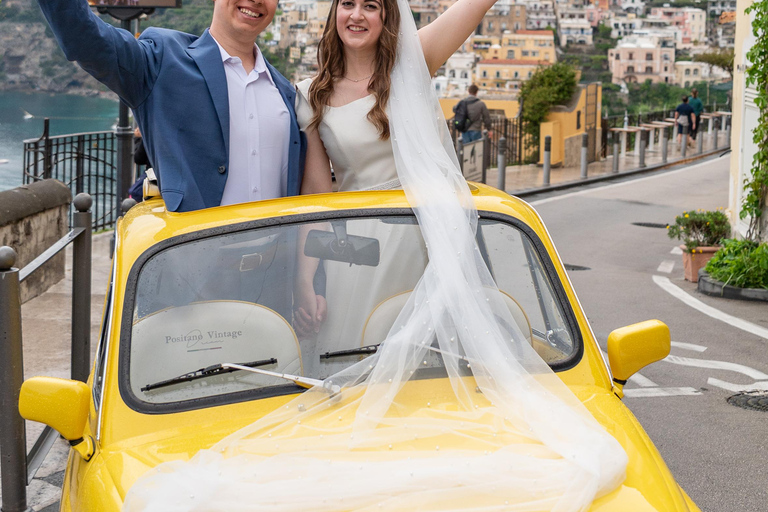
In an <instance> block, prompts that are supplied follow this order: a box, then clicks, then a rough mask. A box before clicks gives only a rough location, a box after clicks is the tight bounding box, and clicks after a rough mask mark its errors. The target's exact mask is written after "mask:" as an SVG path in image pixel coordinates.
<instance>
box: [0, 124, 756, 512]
mask: <svg viewBox="0 0 768 512" xmlns="http://www.w3.org/2000/svg"><path fill="white" fill-rule="evenodd" d="M726 145H727V141H726V134H725V133H722V134H721V135H720V137H719V140H718V146H719V147H720V148H723V151H725V150H726V148H725V146H726ZM710 146H711V144H707V145H706V146H705V153H706V152H707V149H706V148H707V147H710ZM689 149H690V148H689ZM695 153H696V151H695V149H691V150H690V152H689V153H688V156H689V157H692V156H695ZM668 156H669V163H670V165H674V161H675V160H678V159H679V158H680V154H679V150H677V149H676V145H674V146H673V145H671V144H670V151H669V155H668ZM660 162H661V155H660V153H659V152H658V151H656V152H649V153H648V154H647V158H646V165H647V166H649V167H651V166H653V165H655V164H659V163H660ZM636 167H637V158H636V157H635V156H634V155H633V154H632V153H629V154H628V155H627V156H626V157H624V158H622V160H621V162H620V166H619V169H620V173H619V174H618V175H614V176H617V177H620V176H622V175H626V174H624V172H625V171H628V170H632V169H634V168H636ZM612 168H613V160H612V157H609V158H608V159H606V160H603V161H600V162H594V163H592V164H590V165H589V177H590V178H593V177H600V176H608V175H610V174H611V173H612ZM486 181H487V183H488V184H490V185H494V186H495V185H496V183H497V174H496V170H495V169H491V170H489V172H488V176H487V179H486ZM566 183H572V184H573V185H574V186H578V185H579V184H582V183H584V181H583V180H581V179H580V168H562V167H561V168H554V169H552V173H551V184H552V185H553V186H555V185H557V186H562V185H563V184H566ZM542 185H543V183H542V168H541V167H540V166H536V165H530V166H518V167H509V168H507V173H506V190H507V191H508V192H510V193H512V194H515V193H517V192H521V193H522V192H525V191H535V190H538V189H540V188H541V187H542ZM111 238H112V233H111V232H108V233H102V234H98V235H94V237H93V262H92V285H91V352H92V358H93V355H94V354H95V352H96V344H97V342H98V339H99V327H100V324H101V316H102V309H103V306H104V297H105V293H106V289H107V285H108V280H109V272H110V268H111V254H110V252H109V247H110V240H111ZM66 258H67V259H66V262H67V263H66V277H65V279H64V280H62V281H61V282H59V283H58V284H56V285H55V286H53V287H52V288H50V289H49V290H48V291H47V292H45V293H44V294H42V295H40V296H39V297H36V298H34V299H32V300H30V301H29V302H27V303H26V304H24V305H23V306H22V331H23V339H24V377H25V378H29V377H34V376H38V375H45V376H51V377H62V378H68V377H69V366H70V334H69V333H70V318H71V307H72V305H71V293H72V281H71V278H72V248H71V245H70V246H69V247H68V248H67V250H66ZM692 286H694V285H692ZM754 310H755V311H757V310H758V308H755V309H754ZM747 319H748V320H751V321H754V319H749V318H747ZM42 429H43V426H42V425H40V424H35V423H31V422H28V424H27V445H28V449H29V448H31V447H32V444H33V443H34V441H35V440H36V439H37V436H38V435H39V434H40V432H41V431H42ZM68 452H69V444H68V443H67V442H66V441H64V440H63V439H58V440H57V441H56V444H55V445H54V447H53V448H52V450H51V452H50V453H49V455H48V457H47V458H46V461H45V463H44V464H43V466H42V467H41V468H40V470H39V471H38V473H37V475H36V476H35V479H34V480H33V481H32V483H31V484H30V486H29V487H28V488H27V490H28V506H29V507H30V508H31V509H32V510H34V511H45V512H54V511H57V510H58V501H59V497H60V495H61V485H62V481H63V477H64V466H65V464H66V458H67V454H68ZM1 499H2V496H1V495H0V500H1Z"/></svg>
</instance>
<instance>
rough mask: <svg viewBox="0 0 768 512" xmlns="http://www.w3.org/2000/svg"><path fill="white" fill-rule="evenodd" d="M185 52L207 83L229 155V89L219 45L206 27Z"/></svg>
mask: <svg viewBox="0 0 768 512" xmlns="http://www.w3.org/2000/svg"><path fill="white" fill-rule="evenodd" d="M187 54H188V55H189V56H190V57H192V59H193V60H194V61H195V64H197V67H198V68H199V69H200V73H201V74H202V75H203V78H205V83H206V84H207V85H208V92H209V93H210V94H211V99H212V100H213V105H214V107H215V108H216V115H217V116H218V118H219V124H220V125H221V133H222V135H223V136H224V147H225V149H226V155H229V90H228V89H227V75H226V74H225V73H224V63H223V62H222V61H221V52H220V51H219V45H218V44H216V40H215V39H214V38H213V36H212V35H211V34H210V32H209V31H208V29H206V30H205V32H204V33H203V35H202V36H200V38H199V39H197V40H196V41H195V42H193V43H192V44H191V45H189V48H187Z"/></svg>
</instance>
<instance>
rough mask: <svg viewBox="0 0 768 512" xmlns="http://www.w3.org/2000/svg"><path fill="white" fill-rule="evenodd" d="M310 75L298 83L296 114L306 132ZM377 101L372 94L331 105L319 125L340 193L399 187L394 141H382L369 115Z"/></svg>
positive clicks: (310, 109)
mask: <svg viewBox="0 0 768 512" xmlns="http://www.w3.org/2000/svg"><path fill="white" fill-rule="evenodd" d="M311 83H312V79H311V78H308V79H306V80H304V81H302V82H299V84H298V85H297V86H296V89H297V90H298V94H297V95H296V98H297V101H296V103H297V104H296V117H297V118H298V120H299V127H300V128H301V130H302V131H306V129H307V127H308V126H309V123H310V122H311V121H312V115H313V114H312V107H310V105H309V86H310V84H311ZM374 103H375V98H374V96H373V95H372V94H369V95H368V96H365V97H364V98H360V99H358V100H355V101H353V102H351V103H347V104H346V105H343V106H341V107H328V108H327V109H326V111H325V114H324V115H323V120H322V121H321V122H320V126H319V127H318V133H319V134H320V139H321V140H322V141H323V144H324V145H325V151H326V152H327V153H328V158H329V159H330V160H331V163H332V164H333V172H334V174H335V176H336V182H337V183H338V186H339V192H348V191H351V190H370V189H379V190H380V189H390V188H399V187H400V183H399V181H398V179H397V168H396V166H395V156H394V153H393V152H392V142H391V141H390V140H389V139H387V140H381V139H380V138H379V132H378V131H377V130H376V127H375V126H374V125H373V124H372V123H371V122H370V121H369V120H368V118H367V117H366V116H367V115H368V112H369V111H370V110H371V107H373V105H374Z"/></svg>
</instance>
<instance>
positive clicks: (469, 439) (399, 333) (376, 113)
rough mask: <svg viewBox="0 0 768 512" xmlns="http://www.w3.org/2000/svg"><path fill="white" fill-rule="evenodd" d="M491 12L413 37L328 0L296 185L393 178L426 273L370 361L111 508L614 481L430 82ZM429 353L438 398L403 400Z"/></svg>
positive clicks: (470, 502) (589, 493) (448, 499)
mask: <svg viewBox="0 0 768 512" xmlns="http://www.w3.org/2000/svg"><path fill="white" fill-rule="evenodd" d="M492 3H493V2H492V0H458V1H457V2H456V3H455V4H454V5H453V6H451V7H450V8H449V9H448V10H447V11H446V12H445V13H444V14H442V15H441V16H440V17H438V19H437V20H436V21H435V22H433V23H432V24H431V25H428V26H426V27H424V28H422V29H421V30H419V31H418V32H417V31H416V27H415V24H414V21H413V17H412V15H411V12H410V8H409V6H408V2H407V0H335V1H334V3H333V7H332V9H331V14H330V16H329V21H328V24H327V25H326V32H325V34H324V36H323V42H322V44H321V46H320V51H319V60H320V64H321V65H320V71H319V74H318V76H317V78H316V79H315V80H313V81H312V82H311V83H309V82H304V83H302V84H299V87H298V88H299V91H300V95H301V99H300V100H299V101H300V102H306V104H305V105H303V106H302V105H300V108H299V112H300V113H299V115H300V116H301V118H302V122H303V124H304V126H305V130H306V132H307V135H308V139H309V142H310V144H309V146H308V154H307V166H306V171H305V178H304V185H303V188H302V192H305V193H313V192H329V191H330V190H331V181H330V164H329V163H328V161H329V159H330V161H332V162H333V169H334V172H335V173H336V176H337V179H338V180H339V185H340V186H339V189H340V190H362V189H366V188H372V187H373V188H376V187H378V188H391V187H397V186H398V185H399V186H402V188H403V190H404V192H405V194H406V197H407V199H408V202H409V204H410V205H411V206H412V208H413V211H414V213H415V215H416V217H417V219H418V223H419V229H420V231H421V236H423V240H424V245H425V246H426V247H427V248H428V256H429V257H428V263H427V264H426V269H423V272H422V275H421V276H420V278H418V282H417V283H415V285H414V288H413V291H412V293H411V294H410V296H409V298H408V300H407V302H406V303H405V306H404V307H403V309H402V311H401V312H400V314H399V316H398V317H397V320H396V321H395V323H394V325H393V327H392V329H391V330H390V332H389V335H388V336H387V337H386V339H385V341H384V342H383V343H382V344H381V345H380V348H379V350H378V352H376V353H375V354H374V355H372V356H370V357H368V358H366V359H364V360H362V361H360V362H358V363H356V364H354V365H352V366H350V367H349V368H347V369H345V370H343V371H341V372H339V373H337V374H335V375H333V376H332V377H329V378H328V379H326V381H325V383H324V385H323V386H316V387H315V388H312V389H310V390H307V391H306V392H304V393H302V394H301V395H299V396H298V397H297V398H295V399H294V400H293V401H292V402H290V403H288V404H287V405H286V406H285V407H279V408H278V409H276V410H275V411H273V412H271V413H269V414H267V415H265V416H263V417H261V418H260V419H259V420H257V421H256V422H254V423H253V424H251V425H250V426H248V427H245V428H243V429H241V430H240V431H238V432H235V433H234V434H232V435H230V436H229V437H227V438H225V439H223V440H222V441H220V442H218V443H217V444H215V445H214V446H212V447H211V448H210V449H209V450H202V451H200V452H199V453H198V454H197V455H195V456H194V457H193V458H192V459H191V460H190V461H188V462H183V461H177V462H171V463H166V464H161V465H160V466H158V467H157V468H155V469H154V470H152V471H149V472H148V473H147V474H146V475H144V476H143V477H142V478H140V479H139V480H138V481H137V483H136V484H135V485H134V486H133V487H132V488H131V490H130V491H129V492H128V494H127V496H126V502H125V507H124V510H126V511H129V512H133V511H138V510H144V511H177V510H178V511H181V510H238V511H239V510H285V511H291V510H317V511H341V510H344V511H347V510H432V511H443V510H516V511H544V510H553V511H573V512H576V511H585V510H587V509H588V508H589V507H590V504H591V503H592V502H593V501H594V500H595V499H596V498H598V497H600V496H602V495H604V494H607V493H609V492H611V491H612V490H613V489H615V488H616V487H617V486H618V485H619V484H621V482H622V481H623V479H624V476H625V470H626V464H627V456H626V454H625V453H624V451H623V449H622V448H621V446H620V445H619V443H618V442H617V441H616V440H615V439H614V438H613V437H611V436H610V435H609V434H608V433H607V432H606V431H605V430H604V429H603V428H602V427H601V426H600V425H599V424H598V423H597V421H596V420H595V419H594V418H593V417H592V416H590V415H589V413H588V412H587V410H586V409H585V408H584V406H583V405H582V404H581V403H580V402H579V400H578V399H577V398H576V397H575V396H574V395H573V394H572V393H571V392H570V391H569V390H568V388H567V387H566V386H565V384H564V383H563V382H562V381H561V380H560V379H559V378H558V377H557V376H556V375H555V374H554V373H553V372H552V370H551V369H550V368H549V366H548V365H547V364H546V363H545V362H544V361H543V360H542V359H541V358H540V357H539V356H538V355H537V354H536V352H535V351H534V350H533V348H532V347H531V346H530V344H528V343H526V342H525V340H524V338H523V335H522V333H521V332H520V331H519V330H518V329H517V328H516V327H515V325H516V323H515V321H514V320H513V319H512V317H511V313H510V311H509V309H507V307H506V305H505V302H504V300H503V298H502V296H501V293H500V292H499V290H498V289H497V288H496V286H495V283H494V281H493V279H492V277H491V274H490V272H489V271H488V268H487V267H486V265H485V263H484V261H483V258H482V257H481V255H480V251H479V250H478V246H477V243H476V241H475V231H476V229H477V218H478V217H477V212H476V210H475V208H474V204H473V200H472V195H471V193H470V191H469V188H468V186H467V184H466V182H465V181H464V179H463V177H462V176H461V173H460V171H459V166H458V162H457V159H456V155H455V152H454V150H453V146H452V143H451V140H450V136H449V133H448V130H447V125H446V123H445V119H444V118H443V116H442V114H441V112H440V108H439V105H438V102H437V98H436V97H435V94H434V89H433V88H432V84H431V75H432V74H433V73H434V72H435V70H436V69H437V68H438V67H439V66H440V65H441V64H442V63H443V62H444V61H445V60H446V59H447V58H448V57H449V56H450V55H451V54H452V53H453V52H454V51H455V49H456V48H458V46H459V45H460V44H461V43H462V42H464V40H465V39H466V38H467V37H468V36H469V34H470V33H471V31H472V30H473V29H474V27H476V26H477V25H478V24H479V22H480V20H481V18H482V16H483V14H484V13H485V11H486V10H487V9H488V8H490V6H491V5H492ZM396 180H397V181H396ZM383 259H384V255H382V260H383ZM404 263H406V262H404ZM313 273H314V272H313V271H311V272H307V275H312V274H313ZM329 277H330V276H329ZM329 283H331V281H330V280H329ZM308 295H309V294H308ZM300 300H302V299H300ZM313 301H314V303H313ZM301 306H302V308H304V313H305V314H306V317H305V318H304V321H306V322H307V325H308V326H309V327H313V326H314V323H315V322H318V321H321V320H322V318H320V317H321V316H322V311H323V308H322V307H320V308H318V307H317V306H318V304H317V301H315V300H314V298H312V299H309V300H303V302H302V304H301ZM329 309H330V308H329ZM318 310H319V311H320V313H318ZM329 313H332V310H331V311H329ZM435 352H438V353H439V354H440V356H441V358H442V362H443V364H444V367H445V373H446V374H447V379H444V381H445V382H447V384H446V386H445V387H443V388H441V392H443V393H445V396H446V397H448V398H446V399H445V403H450V404H451V405H450V407H446V408H437V407H432V408H430V406H429V404H426V407H424V406H420V407H415V408H414V405H413V404H414V403H419V401H420V400H423V398H424V397H422V396H420V395H419V392H418V390H419V389H422V388H421V387H420V386H421V382H423V381H421V382H420V381H418V380H414V381H413V382H411V379H416V377H415V374H418V369H419V366H420V363H421V362H422V361H423V360H425V358H426V357H427V354H428V353H435ZM329 390H333V392H329ZM409 411H415V412H409ZM344 418H351V421H342V420H343V419H344ZM441 445H442V446H443V447H444V448H445V447H448V446H450V447H453V448H452V449H443V450H442V451H441V450H440V446H441Z"/></svg>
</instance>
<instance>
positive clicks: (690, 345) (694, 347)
mask: <svg viewBox="0 0 768 512" xmlns="http://www.w3.org/2000/svg"><path fill="white" fill-rule="evenodd" d="M672 346H673V347H675V348H682V349H684V350H693V351H694V352H704V351H705V350H707V347H704V346H702V345H694V344H693V343H682V342H680V341H673V342H672Z"/></svg>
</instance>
